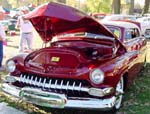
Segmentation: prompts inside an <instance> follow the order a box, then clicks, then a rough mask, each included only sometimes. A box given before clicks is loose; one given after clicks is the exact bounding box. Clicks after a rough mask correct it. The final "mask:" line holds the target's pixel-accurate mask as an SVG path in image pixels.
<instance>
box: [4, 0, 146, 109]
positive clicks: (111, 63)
mask: <svg viewBox="0 0 150 114" xmlns="http://www.w3.org/2000/svg"><path fill="white" fill-rule="evenodd" d="M53 11H55V12H53ZM37 12H38V13H37ZM64 15H65V16H64ZM25 18H27V19H29V20H30V21H31V22H32V24H33V26H34V27H35V29H36V31H37V32H38V33H39V35H40V36H41V38H42V40H43V42H45V43H50V46H47V47H44V48H41V49H39V50H36V51H34V52H31V53H30V54H20V55H16V56H15V57H12V58H10V59H9V60H8V61H7V62H6V69H7V71H8V72H9V73H8V75H7V76H6V78H5V81H4V83H3V84H2V90H3V92H4V93H6V94H9V95H11V96H14V97H16V98H19V99H23V100H25V101H28V102H31V103H33V104H36V105H40V106H45V107H51V108H85V109H92V110H94V109H98V110H104V109H105V110H116V109H119V108H120V106H121V104H122V99H123V95H124V92H125V90H126V87H127V86H129V84H130V83H131V82H132V81H133V79H134V78H135V77H136V74H137V73H138V72H139V71H140V69H141V68H142V66H143V64H144V63H145V62H146V61H145V57H146V42H145V39H144V37H141V36H139V37H137V38H136V39H137V40H135V42H137V43H136V45H135V43H134V42H133V40H131V41H129V42H128V43H124V42H122V41H121V40H119V39H118V37H117V36H116V35H114V34H113V33H112V32H110V30H108V29H107V28H106V27H105V26H103V25H102V24H100V23H99V22H97V21H96V20H95V19H93V18H91V17H90V16H88V15H86V14H85V13H83V12H81V11H79V10H77V9H74V8H72V7H69V6H66V5H63V4H59V3H54V2H50V3H48V4H44V5H41V6H39V7H38V8H37V9H35V10H34V11H32V12H31V13H29V14H27V15H26V16H25ZM87 23H88V24H87ZM120 28H121V27H120ZM121 30H122V29H121ZM122 34H123V33H122ZM129 44H130V45H129ZM45 46H46V45H45ZM133 46H138V48H132V50H128V48H129V47H133Z"/></svg>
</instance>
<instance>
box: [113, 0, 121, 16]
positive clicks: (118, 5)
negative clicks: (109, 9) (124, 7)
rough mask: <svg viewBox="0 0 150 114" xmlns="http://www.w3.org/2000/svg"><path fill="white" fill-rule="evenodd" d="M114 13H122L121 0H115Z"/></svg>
mask: <svg viewBox="0 0 150 114" xmlns="http://www.w3.org/2000/svg"><path fill="white" fill-rule="evenodd" d="M113 13H114V14H120V0H113Z"/></svg>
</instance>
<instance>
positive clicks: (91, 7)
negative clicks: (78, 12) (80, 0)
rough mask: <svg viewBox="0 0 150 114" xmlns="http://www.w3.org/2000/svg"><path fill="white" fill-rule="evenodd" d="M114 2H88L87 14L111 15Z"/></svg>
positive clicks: (96, 0) (110, 0)
mask: <svg viewBox="0 0 150 114" xmlns="http://www.w3.org/2000/svg"><path fill="white" fill-rule="evenodd" d="M111 5H112V0H87V1H86V8H85V11H86V12H97V13H111V9H112V7H110V6H111Z"/></svg>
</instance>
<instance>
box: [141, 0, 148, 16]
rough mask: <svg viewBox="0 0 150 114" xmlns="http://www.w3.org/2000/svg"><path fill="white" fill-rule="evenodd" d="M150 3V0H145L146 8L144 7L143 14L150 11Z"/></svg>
mask: <svg viewBox="0 0 150 114" xmlns="http://www.w3.org/2000/svg"><path fill="white" fill-rule="evenodd" d="M149 5H150V0H145V3H144V8H143V11H142V15H143V14H145V13H148V10H149Z"/></svg>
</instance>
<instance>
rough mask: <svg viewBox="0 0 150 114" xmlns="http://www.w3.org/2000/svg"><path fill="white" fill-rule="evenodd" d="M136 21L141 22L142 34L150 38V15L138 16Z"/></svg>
mask: <svg viewBox="0 0 150 114" xmlns="http://www.w3.org/2000/svg"><path fill="white" fill-rule="evenodd" d="M136 21H137V22H139V23H141V28H142V34H143V35H144V36H145V37H146V38H150V17H142V18H138V19H137V20H136Z"/></svg>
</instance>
